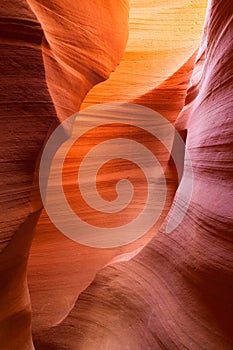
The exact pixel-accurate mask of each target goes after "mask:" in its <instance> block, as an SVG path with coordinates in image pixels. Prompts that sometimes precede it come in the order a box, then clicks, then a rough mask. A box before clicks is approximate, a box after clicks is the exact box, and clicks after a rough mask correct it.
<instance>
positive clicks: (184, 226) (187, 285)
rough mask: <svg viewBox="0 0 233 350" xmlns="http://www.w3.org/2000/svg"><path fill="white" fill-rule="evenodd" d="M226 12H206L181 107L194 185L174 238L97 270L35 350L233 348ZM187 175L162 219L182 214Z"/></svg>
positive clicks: (223, 1) (227, 7) (215, 5)
mask: <svg viewBox="0 0 233 350" xmlns="http://www.w3.org/2000/svg"><path fill="white" fill-rule="evenodd" d="M232 13H233V8H232V3H231V1H230V0H220V1H219V0H218V1H217V0H212V1H210V3H209V7H208V13H207V18H206V25H205V31H204V34H203V39H202V44H201V47H200V51H199V54H198V58H197V61H196V65H195V69H194V72H193V77H192V79H191V85H190V88H189V91H188V95H187V98H186V106H185V107H184V110H183V112H182V113H181V115H180V117H179V118H178V121H177V127H178V128H179V129H180V130H185V129H187V149H188V150H189V153H190V155H191V159H192V170H193V176H194V180H193V181H194V182H193V192H192V200H191V204H190V206H189V208H188V210H187V212H186V214H185V218H184V220H183V221H182V223H181V224H180V225H179V226H178V228H177V229H175V231H173V232H172V233H170V234H167V233H166V221H165V223H164V224H163V226H162V228H161V229H160V230H159V233H158V234H157V235H156V236H155V237H154V238H153V239H152V241H151V242H150V243H149V244H148V245H147V246H146V247H145V248H144V249H143V250H142V251H141V252H140V253H139V254H138V255H137V256H136V257H135V258H134V259H132V260H131V261H129V262H123V263H120V264H116V265H114V266H109V267H107V268H105V269H104V270H103V271H102V272H101V273H99V274H98V275H97V277H96V278H95V280H94V282H93V283H92V284H91V285H90V287H89V288H87V290H86V291H85V292H83V293H82V294H81V295H80V297H79V299H78V301H77V303H76V305H75V307H74V308H73V310H72V311H71V313H70V314H69V316H68V317H67V318H66V319H65V320H64V321H63V322H61V323H60V324H59V325H58V326H56V327H53V328H51V329H50V330H49V331H47V332H42V333H40V334H38V335H37V336H36V344H37V345H38V349H44V348H46V349H79V350H81V349H85V350H87V349H93V348H94V349H95V348H96V347H97V346H98V348H99V349H111V350H115V349H116V350H119V349H136V350H142V349H143V350H144V349H153V350H157V349H208V350H209V349H211V350H219V349H221V350H222V349H223V350H230V349H232V347H233V337H232V334H233V333H232V325H233V319H232V318H233V296H232V289H233V259H232V233H233V232H232V231H233V230H232V221H233V220H232V219H233V213H232V205H231V203H232V188H233V187H232V175H231V174H232V121H231V113H232V103H233V101H232V80H233V74H232V73H233V68H232V59H233V57H232V56H233V48H232V30H233V27H232ZM189 183H190V168H189V167H188V164H187V163H185V165H184V175H183V179H182V182H181V184H180V186H179V188H178V190H177V193H176V197H175V200H174V203H173V207H172V210H171V212H170V213H169V217H171V216H172V215H174V213H177V211H182V210H183V209H182V208H183V206H184V203H185V201H186V200H187V199H186V197H187V196H186V192H187V191H189V190H190V188H189V186H188V185H189Z"/></svg>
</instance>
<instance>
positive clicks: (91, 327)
mask: <svg viewBox="0 0 233 350" xmlns="http://www.w3.org/2000/svg"><path fill="white" fill-rule="evenodd" d="M205 6H206V1H201V0H200V1H197V0H195V1H184V0H176V1H173V2H172V4H171V2H170V1H163V2H161V1H158V0H156V1H147V0H146V1H139V0H132V1H131V4H130V13H129V40H128V44H127V45H126V41H127V37H128V12H129V5H128V1H126V0H120V1H118V0H117V1H113V0H106V1H105V0H104V1H101V0H94V1H91V3H90V2H88V1H68V0H63V1H60V0H59V1H52V0H51V1H47V0H28V1H27V2H26V1H24V0H21V1H19V0H14V1H13V0H11V1H5V0H3V1H2V3H1V4H0V13H1V18H0V24H1V28H2V32H3V33H4V35H3V38H2V39H1V40H2V55H1V57H2V63H1V65H2V72H3V74H2V77H1V79H2V87H1V93H2V108H1V113H2V118H1V123H2V127H1V130H2V136H1V143H0V148H1V150H3V149H4V154H3V156H1V186H2V189H1V205H2V208H1V219H0V225H1V234H0V251H1V255H0V266H1V267H0V302H1V314H0V348H1V349H4V350H15V349H17V350H18V349H19V350H32V349H34V346H33V344H32V337H31V303H30V298H29V293H28V288H27V278H26V270H27V260H28V255H29V249H30V245H31V240H32V235H33V229H34V227H35V225H36V223H37V220H38V218H39V215H40V212H41V202H40V199H39V195H38V184H37V177H38V160H39V155H40V152H41V150H42V147H43V145H44V143H45V141H46V139H47V138H48V136H49V135H50V133H51V131H52V130H53V129H54V128H55V127H56V126H57V125H58V124H59V123H61V121H63V120H64V119H65V118H67V117H68V116H70V115H71V114H72V113H74V112H76V111H77V110H79V108H80V106H81V104H82V102H83V100H84V102H83V105H82V108H84V107H86V106H90V105H93V104H95V103H103V102H109V101H129V102H134V103H138V104H142V105H145V106H148V107H150V108H152V109H154V110H156V111H158V112H159V113H161V114H162V115H164V116H165V117H166V118H167V119H168V120H169V121H171V122H172V123H173V122H175V120H176V125H177V128H178V129H179V130H180V132H181V135H185V134H186V130H187V131H188V133H187V147H188V150H189V152H190V155H191V159H192V165H193V175H194V183H193V192H192V200H191V204H190V206H189V209H188V211H187V212H186V213H185V217H184V220H183V222H182V223H181V224H180V225H179V226H178V228H177V229H176V230H175V231H174V232H172V233H171V234H167V233H166V232H165V227H166V221H165V222H164V224H163V226H162V228H161V229H160V230H159V232H158V234H157V235H156V236H155V237H154V238H153V239H152V241H151V242H150V243H148V241H149V240H150V239H151V237H152V236H153V235H154V234H155V233H156V232H157V230H158V226H156V227H154V229H153V230H152V231H151V232H149V234H148V235H146V236H145V237H142V239H139V240H138V241H137V242H134V243H132V244H130V245H128V246H126V247H120V248H117V249H108V250H101V249H94V248H88V247H84V246H81V245H79V244H76V243H74V242H72V241H70V240H69V239H68V238H66V237H64V236H63V235H62V234H61V233H59V232H58V230H57V229H56V228H55V227H54V226H53V224H52V223H51V222H50V221H49V219H48V217H47V216H46V213H45V212H43V213H42V216H41V218H40V219H39V222H38V224H37V227H36V236H35V239H34V242H33V245H32V249H31V256H30V259H29V268H28V270H29V276H28V277H29V287H30V294H31V297H32V306H33V333H34V338H35V348H36V349H38V350H44V349H46V350H47V349H48V350H49V349H51V350H54V349H57V350H59V349H70V350H72V349H73V350H77V349H78V350H82V349H83V350H88V349H96V348H99V349H103V350H107V349H110V350H120V349H122V350H123V349H128V350H146V349H152V350H157V349H168V350H173V349H196V350H197V349H198V350H199V349H208V350H209V349H211V350H215V349H216V350H219V349H221V350H222V349H223V350H228V349H231V348H232V346H233V340H232V330H231V326H232V324H233V320H232V315H233V300H232V293H231V291H232V287H233V285H232V284H233V282H232V281H233V279H232V273H233V269H232V267H233V264H232V263H233V261H232V254H231V251H232V246H231V243H232V240H231V236H230V234H231V233H232V218H233V214H232V209H231V205H230V203H231V198H232V179H231V174H232V150H231V148H232V123H231V121H230V113H231V110H232V64H231V62H232V58H233V57H232V52H233V50H232V44H231V41H232V40H231V38H232V13H233V8H232V4H231V1H230V0H218V1H217V0H212V1H210V2H209V7H208V11H207V17H206V24H205V30H204V34H203V38H202V42H201V46H200V49H199V53H198V56H197V59H196V63H195V66H194V70H193V73H192V78H191V83H190V87H189V90H188V94H187V96H186V103H185V107H184V108H183V111H182V113H181V114H180V115H179V117H178V119H177V116H178V114H179V112H180V110H181V109H182V107H183V105H184V99H185V95H186V89H187V85H188V83H189V79H190V75H191V72H192V69H193V64H194V59H195V54H194V51H195V50H196V48H197V47H198V43H199V38H200V31H201V28H202V25H203V23H202V21H203V16H204V12H205ZM41 43H42V45H41ZM125 46H126V48H125ZM124 50H125V53H124V56H123V58H122V60H121V57H122V55H123V51H124ZM120 60H121V63H120V65H119V67H118V68H117V69H116V71H115V72H114V73H112V74H111V77H110V79H108V80H107V81H106V82H104V83H102V84H99V85H97V86H96V87H95V88H94V89H92V90H91V92H90V93H89V94H88V95H87V97H86V98H85V96H86V94H87V93H88V91H89V90H90V89H91V88H92V87H93V86H94V85H95V84H98V83H99V82H101V81H103V80H105V79H107V78H108V77H109V75H110V73H111V72H112V71H113V70H115V68H116V66H117V65H118V64H119V62H120ZM65 132H66V130H65ZM68 133H70V130H69V131H68ZM101 137H102V136H101ZM77 151H78V148H77ZM161 157H162V162H163V164H164V169H165V172H166V174H167V180H168V185H169V187H168V200H167V203H166V208H165V212H164V213H163V217H162V218H161V219H162V220H164V218H165V216H166V213H167V212H168V211H169V209H170V207H171V203H172V200H173V197H174V192H175V191H176V188H177V182H176V174H175V173H174V169H173V166H172V164H171V163H170V162H169V153H168V152H167V153H166V154H163V155H162V156H161ZM72 181H73V180H71V183H70V185H72V186H74V185H75V184H72ZM72 186H71V187H70V188H71V190H70V192H68V197H70V198H71V199H72V197H73V190H72V188H73V187H72ZM188 191H190V169H189V168H188V164H187V163H185V166H184V176H183V179H182V182H181V184H180V186H179V189H178V191H177V194H176V197H175V200H174V202H173V206H172V210H171V211H170V213H169V217H172V215H174V217H176V215H179V213H180V212H182V210H183V209H182V208H183V205H184V203H185V201H186V195H187V193H188ZM145 245H146V247H145V248H144V249H142V247H143V246H145ZM140 250H141V252H140V253H139V254H138V255H137V256H136V257H134V258H133V259H131V260H130V261H126V260H129V259H130V258H132V256H135V254H136V253H138V252H139V251H140ZM121 260H124V262H121V263H118V264H114V265H113V264H112V263H113V262H116V261H121ZM109 264H111V266H109V267H106V268H104V269H103V270H102V271H101V272H100V273H98V275H97V276H96V278H95V279H94V276H95V274H96V273H97V272H98V271H99V270H100V269H101V268H103V266H106V265H109ZM93 279H94V281H93ZM92 281H93V282H92ZM91 282H92V284H91V285H90V286H89V287H88V288H87V289H86V290H85V291H84V292H83V293H82V294H81V295H80V296H79V298H78V300H77V297H78V295H79V294H80V293H81V292H82V291H83V290H84V289H85V288H86V287H87V286H88V285H89V284H90V283H91ZM76 300H77V302H76Z"/></svg>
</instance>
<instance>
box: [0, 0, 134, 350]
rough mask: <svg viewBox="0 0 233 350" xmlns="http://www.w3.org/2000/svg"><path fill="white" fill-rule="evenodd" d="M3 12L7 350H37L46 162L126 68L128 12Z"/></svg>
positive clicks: (1, 324) (5, 5)
mask: <svg viewBox="0 0 233 350" xmlns="http://www.w3.org/2000/svg"><path fill="white" fill-rule="evenodd" d="M0 10H1V29H2V30H1V33H2V35H1V37H2V38H1V41H2V42H1V44H2V46H1V72H2V75H1V97H2V98H1V144H0V148H1V219H0V225H1V226H0V229H1V234H0V251H1V256H0V266H1V267H0V298H1V315H0V344H1V345H0V347H1V348H2V349H4V350H5V349H22V350H26V349H32V348H33V345H32V340H31V306H30V299H29V294H28V289H27V282H26V266H27V258H28V253H29V248H30V243H31V240H32V235H33V228H34V226H35V225H36V222H37V220H38V217H39V214H40V210H41V208H42V204H41V201H40V199H39V190H38V181H37V177H38V163H37V160H38V156H39V154H40V152H41V150H42V147H43V144H44V142H45V141H46V139H47V138H48V135H49V134H50V133H51V131H52V130H53V129H54V127H55V126H57V125H58V124H59V123H60V121H61V120H63V119H64V118H66V117H67V116H70V114H72V113H74V112H76V111H77V110H78V109H79V106H80V104H81V102H82V101H83V99H84V97H85V95H86V93H87V92H88V90H89V89H90V88H91V87H92V86H93V85H94V84H96V83H98V82H100V81H102V80H104V79H106V78H108V76H109V74H110V73H111V71H112V70H114V69H115V67H116V65H117V64H118V63H119V61H120V57H121V56H122V54H123V49H124V47H125V43H126V40H127V36H128V30H127V26H128V4H127V1H118V2H111V1H109V2H105V6H102V5H101V3H100V2H98V1H96V2H93V1H92V3H91V5H90V4H88V2H85V1H84V2H76V1H74V2H73V4H72V3H70V2H68V1H67V2H66V3H65V2H64V3H59V4H58V3H57V2H44V3H42V2H37V1H30V2H27V1H2V2H1V5H0ZM93 17H95V20H94V21H93ZM39 22H40V24H39ZM72 23H73V25H72ZM110 26H111V31H110V30H109V28H110ZM100 27H101V33H99V28H100ZM116 28H118V30H116ZM41 42H42V45H41ZM40 262H41V261H40ZM39 264H40V263H39ZM43 302H44V303H45V301H43Z"/></svg>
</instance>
